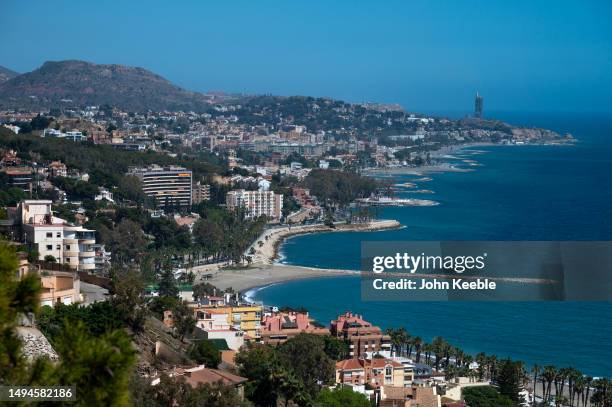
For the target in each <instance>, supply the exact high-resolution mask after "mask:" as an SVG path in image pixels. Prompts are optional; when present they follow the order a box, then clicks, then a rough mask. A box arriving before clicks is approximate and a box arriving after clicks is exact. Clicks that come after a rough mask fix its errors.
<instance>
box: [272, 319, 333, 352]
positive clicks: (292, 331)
mask: <svg viewBox="0 0 612 407" xmlns="http://www.w3.org/2000/svg"><path fill="white" fill-rule="evenodd" d="M300 333H308V334H314V335H329V329H327V328H322V327H319V326H316V325H315V324H314V321H313V320H312V319H311V318H310V317H309V316H308V313H303V312H279V313H275V314H273V315H267V316H264V317H263V320H262V322H261V340H262V341H263V343H265V344H270V345H277V344H279V343H283V342H286V341H287V340H288V339H291V338H293V337H294V336H296V335H298V334H300Z"/></svg>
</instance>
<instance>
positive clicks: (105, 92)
mask: <svg viewBox="0 0 612 407" xmlns="http://www.w3.org/2000/svg"><path fill="white" fill-rule="evenodd" d="M208 100H209V96H206V95H203V94H201V93H195V92H189V91H186V90H184V89H182V88H179V87H178V86H175V85H173V84H172V83H170V82H169V81H168V80H166V79H164V78H162V77H161V76H159V75H157V74H154V73H152V72H150V71H148V70H146V69H143V68H137V67H129V66H123V65H98V64H93V63H90V62H85V61H57V62H45V63H44V64H43V65H42V66H41V67H40V68H38V69H36V70H34V71H32V72H28V73H25V74H22V75H18V76H15V77H14V78H12V79H9V80H7V81H4V82H1V83H0V108H2V107H29V106H40V107H51V106H57V104H58V103H65V104H69V105H101V104H110V105H113V106H117V107H120V108H122V109H126V110H131V111H146V110H149V109H151V110H156V111H160V110H174V111H176V110H194V111H202V110H205V109H206V107H207V106H208V104H207V101H208Z"/></svg>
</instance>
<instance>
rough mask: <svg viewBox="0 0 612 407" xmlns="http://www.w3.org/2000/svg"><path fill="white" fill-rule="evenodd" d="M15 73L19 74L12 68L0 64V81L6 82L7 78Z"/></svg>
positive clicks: (12, 76) (10, 77)
mask: <svg viewBox="0 0 612 407" xmlns="http://www.w3.org/2000/svg"><path fill="white" fill-rule="evenodd" d="M17 75H19V73H18V72H15V71H13V70H12V69H9V68H7V67H5V66H2V65H0V83H2V82H6V81H8V80H9V79H12V78H14V77H15V76H17Z"/></svg>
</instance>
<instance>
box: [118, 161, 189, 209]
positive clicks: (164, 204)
mask: <svg viewBox="0 0 612 407" xmlns="http://www.w3.org/2000/svg"><path fill="white" fill-rule="evenodd" d="M128 175H134V176H136V177H138V178H140V181H141V182H142V190H143V191H144V193H145V194H146V195H148V196H150V197H152V198H154V199H155V202H156V203H157V206H158V207H160V208H169V207H184V208H188V207H190V206H191V201H192V186H191V179H192V173H191V171H190V170H188V169H186V168H183V167H175V166H169V167H160V166H158V165H152V166H149V167H142V168H130V170H129V172H128Z"/></svg>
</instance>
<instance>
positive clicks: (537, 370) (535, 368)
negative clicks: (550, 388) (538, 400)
mask: <svg viewBox="0 0 612 407" xmlns="http://www.w3.org/2000/svg"><path fill="white" fill-rule="evenodd" d="M540 371H541V369H540V366H538V365H537V364H535V365H533V367H532V368H531V373H532V374H533V395H534V396H533V397H534V399H535V392H536V385H537V384H538V374H540Z"/></svg>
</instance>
